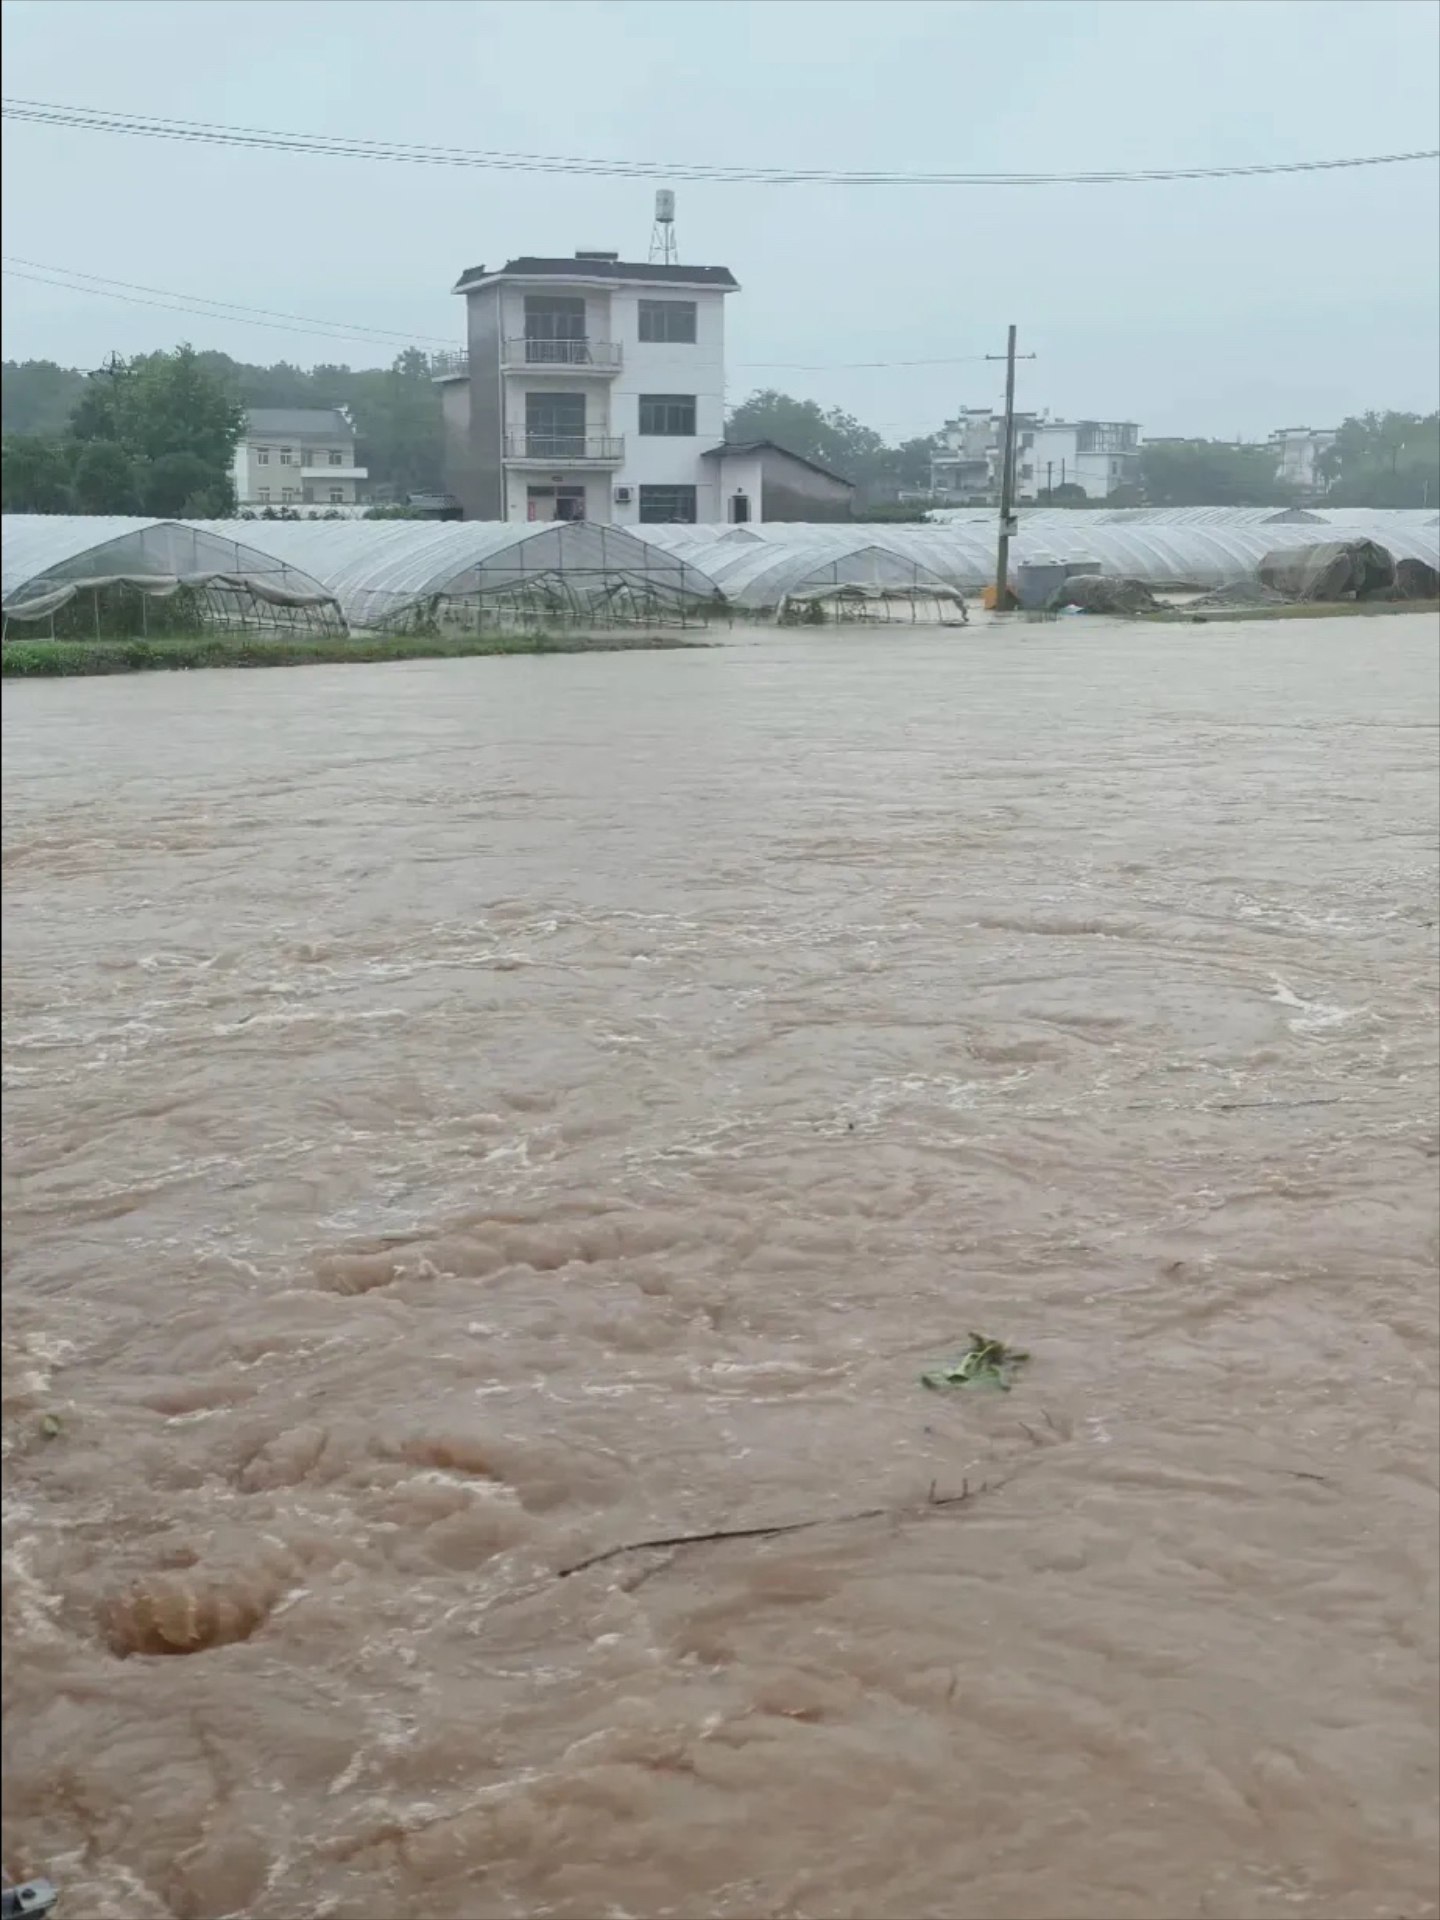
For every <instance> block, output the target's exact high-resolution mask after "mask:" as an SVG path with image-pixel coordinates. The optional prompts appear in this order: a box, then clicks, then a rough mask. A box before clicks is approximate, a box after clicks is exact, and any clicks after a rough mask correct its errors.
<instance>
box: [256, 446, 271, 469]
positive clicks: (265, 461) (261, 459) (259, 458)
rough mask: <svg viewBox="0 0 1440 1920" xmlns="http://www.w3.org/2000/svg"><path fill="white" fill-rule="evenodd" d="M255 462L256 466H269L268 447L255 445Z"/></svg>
mask: <svg viewBox="0 0 1440 1920" xmlns="http://www.w3.org/2000/svg"><path fill="white" fill-rule="evenodd" d="M255 464H256V466H257V467H268V466H269V464H270V449H269V448H268V447H257V448H256V449H255Z"/></svg>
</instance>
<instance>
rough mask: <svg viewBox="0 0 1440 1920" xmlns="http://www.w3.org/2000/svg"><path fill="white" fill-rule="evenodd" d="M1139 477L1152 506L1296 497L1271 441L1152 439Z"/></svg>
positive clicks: (1282, 501) (1243, 503)
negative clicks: (1279, 470) (1279, 472)
mask: <svg viewBox="0 0 1440 1920" xmlns="http://www.w3.org/2000/svg"><path fill="white" fill-rule="evenodd" d="M1140 483H1141V485H1142V486H1143V488H1144V490H1145V499H1146V502H1147V503H1148V504H1149V505H1150V506H1152V507H1269V506H1284V505H1287V504H1288V503H1289V501H1290V500H1291V499H1292V498H1293V495H1292V494H1291V492H1290V491H1289V490H1288V489H1287V488H1286V487H1284V486H1282V485H1281V483H1280V482H1279V480H1277V479H1276V477H1275V456H1274V454H1273V452H1272V451H1271V450H1270V448H1268V447H1259V446H1235V445H1232V444H1231V443H1230V442H1228V441H1224V440H1147V441H1146V442H1145V443H1144V444H1143V445H1142V446H1141V448H1140Z"/></svg>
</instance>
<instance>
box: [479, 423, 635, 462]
mask: <svg viewBox="0 0 1440 1920" xmlns="http://www.w3.org/2000/svg"><path fill="white" fill-rule="evenodd" d="M505 458H506V459H507V460H535V461H538V462H540V463H541V464H543V465H545V466H547V467H563V466H567V465H569V466H574V465H576V464H577V463H582V462H583V463H585V464H588V465H590V466H616V467H618V466H619V464H620V462H621V461H622V460H623V459H624V458H625V441H624V438H623V437H622V436H620V435H618V434H607V433H530V432H526V431H525V430H524V429H521V430H520V431H518V432H514V433H507V434H506V436H505Z"/></svg>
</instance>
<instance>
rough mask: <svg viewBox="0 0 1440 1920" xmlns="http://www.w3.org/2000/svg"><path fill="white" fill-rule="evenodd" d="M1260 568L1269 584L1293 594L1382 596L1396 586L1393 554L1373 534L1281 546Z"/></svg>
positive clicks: (1344, 597)
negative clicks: (1372, 537) (1370, 535)
mask: <svg viewBox="0 0 1440 1920" xmlns="http://www.w3.org/2000/svg"><path fill="white" fill-rule="evenodd" d="M1258 571H1259V574H1260V578H1261V580H1262V581H1263V582H1264V583H1265V585H1266V586H1267V587H1273V588H1274V589H1275V590H1276V592H1277V593H1282V594H1284V595H1286V596H1287V597H1288V598H1289V599H1291V600H1315V601H1324V600H1383V599H1384V598H1385V597H1386V596H1387V595H1388V594H1390V593H1391V592H1392V591H1393V589H1394V586H1395V559H1394V555H1393V554H1391V552H1390V551H1389V549H1388V548H1386V547H1381V546H1377V545H1376V543H1375V542H1374V541H1373V540H1322V541H1318V542H1317V543H1316V544H1315V545H1314V546H1313V547H1279V548H1277V549H1275V551H1273V552H1271V553H1267V554H1266V556H1265V558H1264V559H1263V560H1262V561H1261V562H1260V566H1259V569H1258Z"/></svg>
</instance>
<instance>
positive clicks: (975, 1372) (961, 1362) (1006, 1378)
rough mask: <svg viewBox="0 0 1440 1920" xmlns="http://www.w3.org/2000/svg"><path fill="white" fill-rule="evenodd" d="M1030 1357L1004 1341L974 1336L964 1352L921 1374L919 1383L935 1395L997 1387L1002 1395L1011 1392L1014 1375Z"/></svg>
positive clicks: (976, 1334) (973, 1334)
mask: <svg viewBox="0 0 1440 1920" xmlns="http://www.w3.org/2000/svg"><path fill="white" fill-rule="evenodd" d="M1029 1358H1030V1356H1029V1354H1028V1353H1025V1352H1023V1351H1022V1350H1021V1349H1020V1348H1019V1347H1007V1346H1006V1345H1005V1344H1004V1342H1003V1341H1000V1340H991V1339H990V1338H989V1337H988V1336H987V1335H986V1334H983V1333H972V1334H971V1335H970V1344H969V1346H968V1347H966V1349H965V1351H964V1352H963V1353H961V1354H959V1355H957V1357H956V1358H955V1359H954V1360H950V1361H947V1362H946V1363H945V1365H944V1366H940V1367H935V1368H932V1370H931V1371H930V1372H929V1373H922V1374H921V1376H920V1384H921V1386H922V1387H929V1388H931V1389H932V1391H934V1392H936V1393H943V1392H948V1391H952V1390H956V1389H958V1388H960V1387H998V1388H999V1389H1000V1391H1001V1392H1002V1393H1008V1392H1009V1391H1010V1386H1011V1382H1012V1381H1013V1380H1014V1377H1015V1374H1016V1373H1017V1371H1018V1370H1019V1369H1020V1368H1021V1367H1023V1366H1024V1364H1025V1362H1026V1361H1027V1360H1028V1359H1029Z"/></svg>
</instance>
